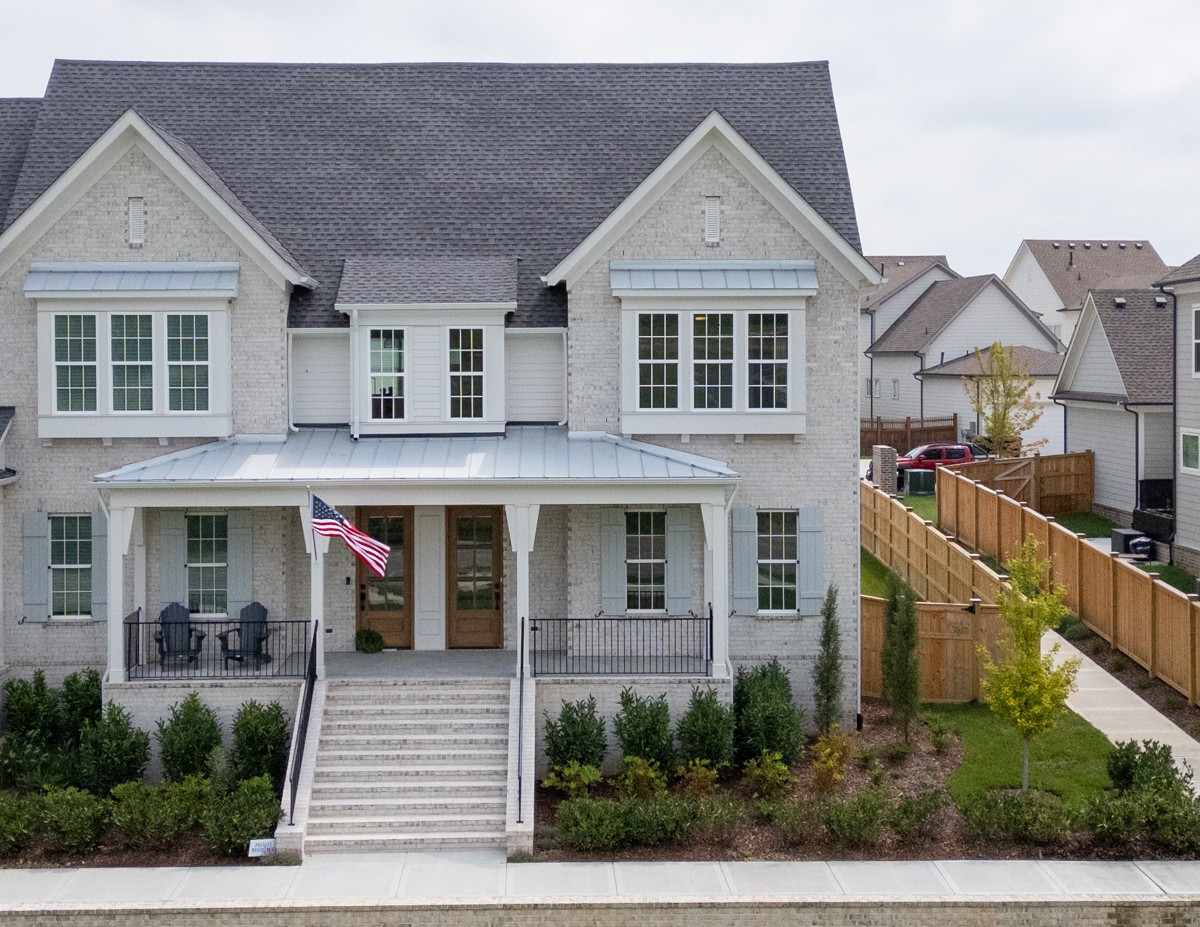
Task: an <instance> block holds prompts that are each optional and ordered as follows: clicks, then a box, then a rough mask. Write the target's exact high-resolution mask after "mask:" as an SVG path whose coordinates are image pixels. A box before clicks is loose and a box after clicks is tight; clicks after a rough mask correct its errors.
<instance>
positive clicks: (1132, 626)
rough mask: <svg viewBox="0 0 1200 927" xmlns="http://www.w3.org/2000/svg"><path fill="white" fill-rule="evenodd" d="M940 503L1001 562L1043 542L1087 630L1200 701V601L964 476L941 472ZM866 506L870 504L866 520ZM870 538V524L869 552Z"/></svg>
mask: <svg viewBox="0 0 1200 927" xmlns="http://www.w3.org/2000/svg"><path fill="white" fill-rule="evenodd" d="M964 469H965V468H964ZM863 485H864V486H865V485H868V484H863ZM885 498H887V497H886V496H885ZM889 501H893V502H894V500H889ZM937 503H938V524H939V525H940V526H941V528H942V530H943V531H946V532H948V533H949V535H952V536H955V537H957V539H958V540H959V541H961V542H962V543H963V544H965V545H967V546H968V547H971V548H974V549H975V550H976V551H978V552H979V553H982V554H986V555H987V556H989V557H993V558H995V559H996V560H998V561H1000V562H1001V563H1004V562H1005V561H1007V560H1009V559H1011V558H1012V557H1014V556H1016V554H1017V553H1018V552H1019V550H1020V547H1021V543H1022V542H1023V541H1024V540H1025V539H1026V538H1028V537H1034V538H1036V539H1037V540H1038V541H1039V542H1040V543H1041V550H1042V553H1041V556H1043V557H1047V556H1048V557H1049V559H1050V578H1051V580H1052V581H1053V582H1056V583H1061V584H1062V585H1063V586H1064V588H1065V589H1066V595H1065V602H1066V605H1067V607H1068V608H1069V609H1071V611H1072V612H1074V613H1075V614H1076V615H1078V616H1079V618H1080V620H1082V621H1083V622H1084V624H1086V625H1087V626H1088V627H1089V628H1091V629H1092V630H1093V631H1095V632H1096V633H1097V634H1099V635H1100V636H1101V637H1102V638H1104V639H1105V640H1106V641H1108V643H1109V644H1110V645H1112V646H1113V647H1115V648H1116V649H1117V650H1120V651H1121V652H1122V653H1124V654H1126V655H1127V656H1128V657H1129V658H1130V659H1132V660H1133V661H1134V662H1136V663H1138V664H1139V665H1140V666H1142V667H1144V668H1145V669H1146V670H1147V671H1148V672H1149V673H1150V677H1151V678H1157V679H1161V680H1162V681H1163V682H1165V683H1167V684H1168V685H1169V686H1171V687H1172V688H1174V689H1176V690H1177V691H1179V692H1181V693H1182V694H1183V695H1186V696H1187V698H1188V701H1189V702H1191V703H1192V704H1193V705H1194V704H1196V703H1197V702H1198V701H1200V664H1198V662H1197V657H1198V654H1197V647H1196V644H1197V635H1198V632H1200V597H1197V596H1194V595H1187V594H1186V593H1183V592H1180V591H1179V590H1178V589H1176V588H1175V587H1174V586H1169V585H1167V584H1166V583H1164V582H1162V581H1161V580H1157V579H1155V578H1154V577H1153V576H1152V575H1151V574H1149V573H1147V572H1145V571H1144V570H1141V569H1139V568H1138V567H1137V566H1135V565H1134V564H1132V563H1129V562H1127V561H1125V560H1121V559H1120V558H1119V556H1118V555H1117V554H1112V553H1108V552H1107V551H1103V550H1100V549H1099V548H1097V547H1095V546H1093V545H1091V544H1089V543H1087V541H1086V540H1085V539H1084V536H1083V535H1082V534H1075V533H1074V532H1072V531H1069V530H1067V529H1066V528H1064V527H1063V526H1062V525H1060V524H1058V522H1056V521H1055V520H1054V518H1053V516H1049V515H1042V514H1041V513H1039V512H1036V511H1034V509H1033V508H1031V507H1030V506H1028V505H1026V504H1024V503H1022V502H1018V501H1016V500H1015V499H1011V498H1009V497H1008V496H1007V495H1005V494H1004V493H1002V492H999V491H997V490H995V489H990V488H989V487H987V486H984V485H982V484H980V483H976V482H974V481H972V480H970V479H968V478H967V477H966V476H965V475H963V472H962V471H961V470H950V469H946V468H942V469H939V470H938V471H937ZM897 505H898V503H897ZM866 507H867V505H866V503H865V502H864V503H863V506H862V508H863V509H864V513H863V517H864V518H865V517H866V512H865V509H866ZM867 536H868V532H867V528H866V523H865V522H864V526H863V539H864V541H863V543H864V546H865V544H866V538H867ZM941 536H943V537H945V536H947V535H941ZM872 553H874V551H872ZM876 556H878V554H877V555H876ZM880 559H883V558H882V557H881V558H880ZM897 572H899V571H897ZM989 572H990V571H989ZM987 601H991V600H987Z"/></svg>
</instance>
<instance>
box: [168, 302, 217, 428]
mask: <svg viewBox="0 0 1200 927" xmlns="http://www.w3.org/2000/svg"><path fill="white" fill-rule="evenodd" d="M167 408H168V409H169V410H170V411H172V412H207V411H208V316H206V315H168V316H167Z"/></svg>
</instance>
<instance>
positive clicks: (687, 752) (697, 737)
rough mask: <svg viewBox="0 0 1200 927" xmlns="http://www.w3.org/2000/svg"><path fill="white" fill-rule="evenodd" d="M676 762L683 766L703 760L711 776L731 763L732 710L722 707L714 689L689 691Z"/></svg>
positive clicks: (678, 733)
mask: <svg viewBox="0 0 1200 927" xmlns="http://www.w3.org/2000/svg"><path fill="white" fill-rule="evenodd" d="M675 736H676V738H677V739H678V740H679V758H680V759H681V760H682V761H683V762H684V763H685V764H691V763H692V762H693V761H695V760H704V761H706V762H707V763H708V765H709V766H710V767H712V769H713V770H714V771H715V772H718V773H719V772H720V771H721V770H723V769H726V768H728V767H729V766H730V765H732V763H733V708H732V706H730V705H722V704H721V701H720V699H718V698H717V693H716V690H715V689H711V688H704V689H701V688H700V687H699V686H697V687H695V688H693V689H692V699H691V701H690V702H689V703H688V709H687V711H685V712H684V714H683V717H682V718H680V719H679V723H678V724H677V725H675Z"/></svg>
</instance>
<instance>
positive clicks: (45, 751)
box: [0, 736, 73, 792]
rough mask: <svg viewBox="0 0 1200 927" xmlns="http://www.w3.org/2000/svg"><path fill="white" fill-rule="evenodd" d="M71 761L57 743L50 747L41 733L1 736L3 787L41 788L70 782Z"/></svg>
mask: <svg viewBox="0 0 1200 927" xmlns="http://www.w3.org/2000/svg"><path fill="white" fill-rule="evenodd" d="M72 778H73V772H72V769H71V764H70V762H69V761H68V759H67V758H66V757H65V756H64V755H63V753H62V751H61V750H59V749H58V748H57V747H48V746H46V745H45V744H44V743H42V742H41V739H40V738H38V737H33V738H31V739H28V740H25V739H22V738H20V737H12V736H6V737H0V789H20V790H21V791H24V792H38V791H41V790H42V789H44V788H55V787H58V786H64V785H69V784H70V782H71V779H72Z"/></svg>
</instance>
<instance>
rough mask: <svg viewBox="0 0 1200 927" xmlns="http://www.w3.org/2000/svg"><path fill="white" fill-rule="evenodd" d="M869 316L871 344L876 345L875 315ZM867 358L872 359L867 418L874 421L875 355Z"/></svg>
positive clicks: (871, 312) (869, 355)
mask: <svg viewBox="0 0 1200 927" xmlns="http://www.w3.org/2000/svg"><path fill="white" fill-rule="evenodd" d="M867 315H869V316H870V317H871V344H874V343H875V313H874V312H873V311H868V312H867ZM864 353H865V352H864ZM867 357H869V358H871V364H870V367H869V368H868V371H869V373H870V376H869V377H868V378H867V379H869V380H870V381H871V385H870V386H868V387H867V398H868V399H869V400H870V403H871V414H870V415H868V416H867V418H869V419H872V420H874V418H875V355H874V354H867Z"/></svg>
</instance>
